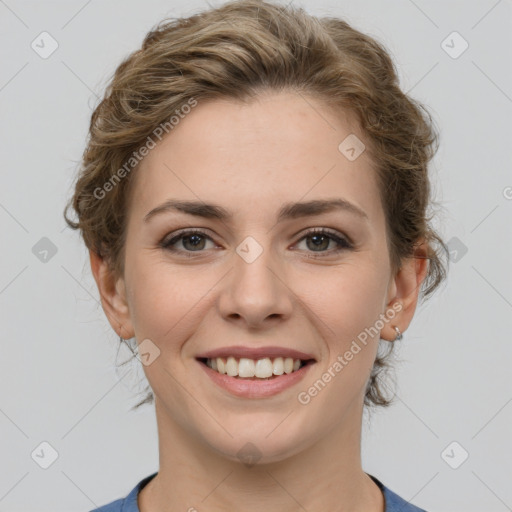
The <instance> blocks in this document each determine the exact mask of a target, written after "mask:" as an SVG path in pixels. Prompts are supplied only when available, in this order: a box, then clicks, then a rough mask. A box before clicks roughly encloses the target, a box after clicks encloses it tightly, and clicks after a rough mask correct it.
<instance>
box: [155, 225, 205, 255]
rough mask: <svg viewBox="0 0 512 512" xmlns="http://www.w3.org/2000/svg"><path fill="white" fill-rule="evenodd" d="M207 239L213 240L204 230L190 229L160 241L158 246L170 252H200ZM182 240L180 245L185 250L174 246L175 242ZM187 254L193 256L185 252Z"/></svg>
mask: <svg viewBox="0 0 512 512" xmlns="http://www.w3.org/2000/svg"><path fill="white" fill-rule="evenodd" d="M206 239H208V240H210V241H212V242H213V240H212V239H211V238H210V237H209V236H208V235H207V234H206V232H205V231H203V230H201V229H191V230H188V231H182V232H181V233H179V234H177V235H176V236H174V237H172V238H171V239H169V240H164V241H162V242H160V246H161V247H162V248H164V249H166V250H168V251H172V252H180V253H185V254H187V253H190V252H201V251H202V249H204V248H205V247H204V245H205V243H204V241H205V240H206ZM179 241H182V245H183V247H184V248H185V250H184V251H183V250H181V249H177V248H176V247H174V246H175V245H176V244H177V242H179ZM187 256H193V255H191V254H187Z"/></svg>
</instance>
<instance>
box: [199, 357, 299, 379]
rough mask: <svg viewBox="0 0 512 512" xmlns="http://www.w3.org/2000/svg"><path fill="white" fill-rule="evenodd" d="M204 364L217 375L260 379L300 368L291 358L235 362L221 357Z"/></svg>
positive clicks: (266, 358)
mask: <svg viewBox="0 0 512 512" xmlns="http://www.w3.org/2000/svg"><path fill="white" fill-rule="evenodd" d="M206 364H207V365H208V366H209V367H210V368H211V369H212V370H216V371H217V372H219V373H222V374H224V373H226V374H228V375H229V376H230V377H236V376H238V377H260V378H267V377H271V376H272V375H282V374H283V373H292V372H294V371H297V370H298V369H299V368H300V359H295V360H294V359H293V358H291V357H285V358H283V357H276V358H275V359H270V358H269V357H265V358H263V359H257V360H255V359H247V358H245V357H241V358H240V360H237V359H236V358H235V357H232V356H230V357H228V358H227V360H226V359H225V358H223V357H216V358H214V359H207V360H206Z"/></svg>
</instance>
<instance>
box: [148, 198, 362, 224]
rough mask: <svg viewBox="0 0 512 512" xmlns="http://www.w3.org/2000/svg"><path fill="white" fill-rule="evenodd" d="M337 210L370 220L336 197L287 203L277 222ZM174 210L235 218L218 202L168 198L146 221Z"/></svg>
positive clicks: (226, 218) (359, 209)
mask: <svg viewBox="0 0 512 512" xmlns="http://www.w3.org/2000/svg"><path fill="white" fill-rule="evenodd" d="M335 210H342V211H346V212H348V213H351V214H353V215H356V216H357V217H360V218H361V219H363V220H366V221H368V220H369V218H368V215H367V214H366V212H364V210H362V209H361V208H359V207H358V206H356V205H355V204H353V203H351V202H349V201H347V200H346V199H342V198H334V199H315V200H312V201H306V202H298V203H286V204H284V205H283V206H282V207H281V209H280V210H279V213H278V215H277V222H282V221H284V220H288V219H297V218H300V217H307V216H314V215H321V214H322V213H328V212H332V211H335ZM173 211H178V212H183V213H186V214H188V215H194V216H196V217H203V218H206V219H218V220H221V221H229V220H231V219H232V218H233V213H231V212H230V211H229V210H226V209H225V208H223V207H222V206H220V205H217V204H211V203H204V202H202V201H185V200H177V199H168V200H167V201H165V202H164V203H162V204H161V205H159V206H157V207H155V208H153V209H152V210H151V211H150V212H149V213H147V214H146V215H145V217H144V222H149V220H150V219H152V218H153V217H155V216H157V215H160V214H162V213H167V212H173Z"/></svg>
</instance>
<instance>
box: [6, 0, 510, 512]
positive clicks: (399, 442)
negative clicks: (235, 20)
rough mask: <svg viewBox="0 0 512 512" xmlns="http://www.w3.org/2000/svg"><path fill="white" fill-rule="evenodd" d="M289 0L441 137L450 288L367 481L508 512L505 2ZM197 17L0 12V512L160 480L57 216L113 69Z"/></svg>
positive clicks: (94, 2) (436, 511) (430, 315)
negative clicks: (393, 70)
mask: <svg viewBox="0 0 512 512" xmlns="http://www.w3.org/2000/svg"><path fill="white" fill-rule="evenodd" d="M222 3H223V2H215V1H210V5H220V4H222ZM294 4H295V5H298V6H299V5H300V6H303V7H305V8H306V10H308V11H309V12H311V13H313V14H316V15H332V16H340V17H343V18H345V19H346V20H347V21H348V22H349V23H351V24H353V25H354V26H355V27H356V28H358V29H360V30H362V31H363V32H366V33H368V34H370V35H372V36H374V37H376V38H377V39H378V40H379V41H381V42H382V43H383V44H385V45H386V47H387V48H388V49H389V51H390V52H391V54H392V57H393V58H394V60H395V62H396V63H397V66H398V70H399V74H400V80H401V86H402V88H403V90H404V91H407V92H409V93H410V94H411V95H412V96H413V97H414V98H416V99H418V100H420V101H422V102H423V103H424V104H425V105H426V106H427V108H429V110H430V112H431V113H432V115H433V117H434V119H435V120H436V122H437V124H438V126H439V127H440V131H441V147H440V149H439V152H438V153H437V155H436V157H435V159H434V162H433V165H432V179H433V182H434V188H435V193H436V199H437V200H438V201H439V202H440V203H441V204H442V205H443V210H442V211H440V213H439V214H438V217H437V220H436V227H437V228H438V229H439V230H440V232H441V234H442V235H443V237H444V239H445V240H446V241H447V242H449V244H450V248H451V249H452V253H451V254H452V256H451V258H452V263H451V268H450V274H449V278H448V281H447V282H446V284H445V285H444V286H443V287H442V288H441V289H440V290H439V291H438V292H437V293H436V295H435V296H434V297H432V299H431V300H430V302H427V303H426V304H425V305H424V306H423V307H420V308H419V309H418V310H417V312H416V316H415V318H414V320H413V322H412V324H411V326H410V328H409V329H408V330H407V332H406V333H405V335H404V339H403V341H402V342H401V345H400V349H399V351H398V352H397V355H398V356H399V357H400V359H401V360H402V362H401V363H400V364H399V365H398V366H397V370H396V380H397V388H396V389H397V399H396V403H395V404H394V405H393V406H392V407H390V408H388V409H386V410H382V411H378V412H375V413H373V414H372V416H371V421H369V418H368V417H367V416H366V415H365V422H364V424H365V426H364V430H363V443H362V453H363V467H364V469H365V471H367V472H369V473H371V474H373V475H375V476H376V477H377V478H379V479H380V480H381V481H382V482H384V483H385V484H386V485H387V486H388V487H390V488H391V489H392V490H393V491H395V492H396V493H398V494H399V495H401V496H402V497H404V498H405V499H407V500H411V501H412V503H414V504H417V505H418V506H421V507H422V508H425V509H427V510H428V511H429V512H449V511H460V512H462V511H464V512H477V511H478V512H481V511H482V510H485V511H486V512H501V511H505V510H512V486H511V485H510V481H511V476H512V468H511V460H512V446H511V445H512V442H511V436H510V433H511V426H512V421H511V420H512V404H511V401H512V386H511V382H510V381H511V379H510V377H511V372H510V362H511V359H512V342H511V341H512V340H511V334H510V333H511V332H512V321H511V318H512V276H511V270H510V268H511V266H510V265H511V263H510V262H511V261H512V237H511V235H512V230H511V220H512V172H511V170H512V166H511V162H512V159H511V156H512V151H511V146H512V139H511V135H512V129H511V128H512V127H511V119H512V70H511V62H512V60H511V53H512V52H511V49H512V45H511V43H512V5H511V2H510V0H500V1H496V0H481V1H467V0H466V1H427V0H414V1H413V0H388V1H386V2H382V1H379V0H373V1H370V0H359V1H355V0H353V1H349V0H336V1H334V0H331V1H320V0H318V1H313V0H303V1H301V0H295V1H294ZM283 5H284V3H283ZM206 8H208V4H207V3H206V2H205V1H176V0H174V1H172V0H171V1H163V0H148V1H144V2H142V1H139V2H136V1H127V0H123V1H121V0H116V1H110V0H103V1H100V0H89V1H86V0H76V1H75V0H71V1H70V0H66V1H60V2H57V1H46V2H44V1H40V2H36V1H22V0H5V1H3V0H2V1H0V42H1V44H0V63H1V66H0V114H1V115H0V141H1V142H0V150H1V166H0V173H1V188H0V227H1V238H2V241H1V247H2V250H1V253H0V254H1V266H0V315H1V328H2V330H1V336H2V341H1V348H2V350H1V356H0V375H1V391H0V432H1V435H0V511H10V512H21V511H23V512H50V511H52V512H64V511H66V512H70V511H87V510H90V509H92V508H94V507H96V506H99V505H102V504H105V503H107V502H110V501H112V500H114V499H117V498H119V497H122V496H125V495H126V494H127V493H128V492H129V491H130V490H131V489H132V487H133V486H134V485H135V484H136V483H137V482H138V481H139V480H140V479H142V478H143V477H144V476H147V475H149V474H150V473H152V472H154V471H156V470H157V469H158V451H157V446H158V444H157V442H158V440H157V432H156V422H155V417H154V407H153V405H149V406H148V405H146V406H144V407H143V408H142V409H139V411H137V412H130V411H129V409H130V407H131V406H132V405H134V404H135V403H136V401H137V398H138V397H137V395H136V394H135V391H136V390H137V389H139V390H140V389H141V386H138V387H137V386H136V385H137V372H138V370H137V367H133V368H131V369H128V370H127V369H126V367H125V368H123V369H122V370H116V365H115V363H116V351H117V342H118V340H117V338H116V335H115V333H114V332H113V331H112V329H111V328H110V326H109V324H108V322H107V320H106V318H105V316H104V313H103V311H102V309H101V307H100V305H99V302H98V293H97V290H96V286H95V283H94V280H93V278H92V276H91V273H90V269H89V262H88V255H87V252H86V250H85V246H84V245H83V243H82V241H81V239H80V238H79V235H78V233H77V232H73V231H71V230H70V229H68V228H66V226H65V223H64V220H63V216H62V210H63V207H64V204H65V202H66V200H67V198H68V197H69V195H70V194H71V193H72V190H71V186H72V183H73V180H74V177H75V173H76V170H77V164H78V162H79V160H80V157H81V154H82V151H83V149H84V145H85V140H86V136H87V130H88V123H89V119H90V115H91V112H92V109H93V108H94V107H95V106H96V105H97V103H98V96H101V95H102V94H103V90H104V86H105V84H106V81H107V80H108V78H109V77H110V76H111V74H112V73H113V71H114V70H115V68H116V67H117V65H118V64H119V63H120V62H121V60H122V59H123V58H124V57H125V56H127V55H128V53H130V52H132V51H134V50H136V49H137V48H138V47H139V46H140V44H141V42H142V39H143V37H144V35H145V34H146V33H147V32H148V31H149V30H150V29H151V27H152V26H153V25H154V24H156V23H157V22H158V21H159V20H160V19H162V18H164V17H167V16H184V15H189V14H192V13H194V12H197V11H199V10H204V9H206ZM42 32H47V33H48V34H49V35H50V37H51V38H50V37H49V36H48V35H42V36H41V33H42ZM454 32H456V34H454ZM43 37H44V38H46V39H45V41H46V42H45V43H44V45H43V44H42V43H40V42H39V49H38V51H36V50H35V49H34V48H33V47H34V46H35V47H36V48H37V46H36V45H37V42H38V41H40V40H41V38H43ZM53 40H54V41H56V43H57V44H58V47H57V49H56V50H55V51H54V52H53V53H52V54H51V55H50V56H47V58H43V56H41V52H43V48H42V46H44V48H45V49H46V50H44V51H50V50H51V49H52V47H51V45H52V44H55V43H53V42H52V41H53ZM34 41H35V43H34V44H33V42H34ZM466 46H467V48H466ZM43 53H44V52H43ZM122 360H124V358H123V357H119V359H118V362H119V361H122ZM139 369H140V366H139ZM126 371H130V372H131V373H130V375H128V376H127V377H126V378H124V379H122V380H120V376H121V375H124V372H126ZM133 385H135V386H136V387H135V388H132V387H131V386H133ZM44 466H47V467H46V468H45V467H44Z"/></svg>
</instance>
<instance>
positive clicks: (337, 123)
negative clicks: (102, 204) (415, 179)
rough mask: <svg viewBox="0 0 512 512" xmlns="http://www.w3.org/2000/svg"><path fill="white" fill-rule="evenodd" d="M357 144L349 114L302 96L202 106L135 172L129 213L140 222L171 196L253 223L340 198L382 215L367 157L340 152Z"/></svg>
mask: <svg viewBox="0 0 512 512" xmlns="http://www.w3.org/2000/svg"><path fill="white" fill-rule="evenodd" d="M347 137H349V138H348V139H347ZM353 137H357V139H359V140H360V141H362V142H363V143H364V141H365V136H364V134H363V133H362V132H361V130H360V129H359V127H358V123H357V122H356V121H355V120H354V118H353V117H352V115H351V114H350V113H347V112H345V111H343V110H341V109H339V110H338V109H337V110H336V111H333V109H332V108H330V107H328V106H327V105H325V104H323V103H322V102H320V101H318V100H317V99H314V98H312V97H310V96H306V95H304V94H302V93H301V94H299V93H294V92H286V93H285V92H281V93H264V94H261V95H259V96H257V97H256V98H255V99H254V100H251V101H249V102H247V103H244V102H240V101H235V100H231V99H216V100H208V101H199V102H198V105H197V106H196V107H194V108H193V109H192V110H191V111H190V113H189V114H187V115H185V116H183V118H181V119H180V121H179V123H178V124H177V125H176V126H175V127H174V128H173V129H172V131H171V132H170V133H169V134H167V135H166V136H165V137H164V138H163V140H162V141H161V142H159V143H158V145H157V146H156V147H155V148H154V149H152V150H151V151H150V152H149V154H148V155H147V156H146V157H145V158H144V160H143V161H142V163H141V164H140V166H139V168H138V169H137V171H136V176H134V178H135V182H134V183H133V187H134V190H133V203H132V207H131V210H132V213H133V214H135V215H136V216H137V218H142V217H143V216H144V215H145V214H146V213H147V212H148V211H149V210H150V209H151V208H153V207H155V206H156V205H158V204H160V203H161V202H163V201H166V200H167V199H169V198H171V197H172V198H184V199H190V200H199V201H201V200H202V201H205V202H214V203H218V204H223V205H225V206H226V207H227V208H228V209H230V210H235V211H239V212H241V213H243V214H245V213H247V214H248V215H249V214H251V215H253V216H254V215H256V214H258V215H259V214H264V212H266V211H267V210H269V209H270V210H273V211H274V212H275V211H277V210H278V209H279V207H280V205H281V204H282V203H283V202H292V201H299V200H301V199H302V200H311V199H317V198H323V197H329V198H332V197H334V196H336V197H343V198H344V199H347V200H349V201H351V202H353V203H355V204H357V205H359V206H360V207H361V208H362V209H364V210H365V211H366V212H367V213H368V215H369V216H372V215H379V205H378V204H376V203H379V202H380V200H379V198H378V189H377V184H376V179H375V173H374V170H373V163H372V161H371V159H370V156H369V151H366V150H365V151H363V152H362V153H361V154H360V156H358V157H357V158H356V159H355V160H354V159H352V160H350V159H349V158H347V156H346V154H345V153H344V152H343V151H342V150H344V149H346V143H344V141H347V140H348V141H352V140H353V139H352V138H353ZM340 144H342V146H341V149H340ZM366 146H367V147H368V144H366ZM356 149H357V148H356Z"/></svg>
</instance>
